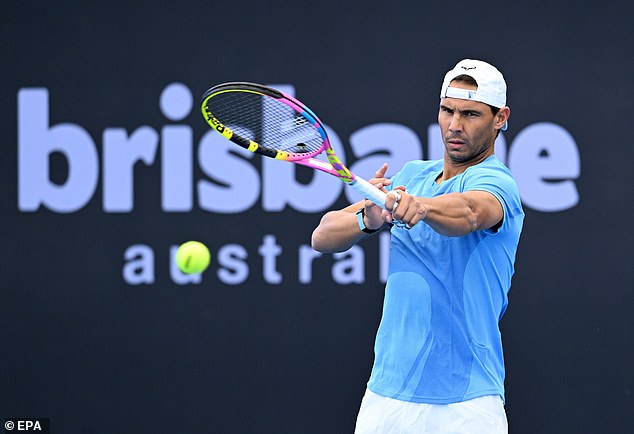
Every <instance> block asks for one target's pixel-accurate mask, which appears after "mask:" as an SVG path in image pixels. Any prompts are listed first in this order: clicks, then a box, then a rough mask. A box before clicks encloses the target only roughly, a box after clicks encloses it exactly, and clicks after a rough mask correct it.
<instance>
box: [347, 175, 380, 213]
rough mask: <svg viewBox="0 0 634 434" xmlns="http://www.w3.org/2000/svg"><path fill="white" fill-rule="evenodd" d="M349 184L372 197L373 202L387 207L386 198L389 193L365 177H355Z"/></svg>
mask: <svg viewBox="0 0 634 434" xmlns="http://www.w3.org/2000/svg"><path fill="white" fill-rule="evenodd" d="M348 185H349V186H350V187H352V188H354V189H355V190H356V191H358V192H359V193H361V194H362V195H363V197H365V198H367V199H370V200H371V201H372V202H374V203H375V204H377V205H378V206H380V207H381V208H383V209H385V199H386V198H387V195H386V194H385V193H383V192H382V191H381V190H379V189H378V188H376V187H375V186H374V185H372V184H370V183H369V182H368V181H366V180H365V179H363V178H359V177H355V178H354V179H353V180H352V182H351V183H349V184H348Z"/></svg>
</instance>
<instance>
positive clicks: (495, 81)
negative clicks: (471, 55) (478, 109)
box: [440, 59, 506, 108]
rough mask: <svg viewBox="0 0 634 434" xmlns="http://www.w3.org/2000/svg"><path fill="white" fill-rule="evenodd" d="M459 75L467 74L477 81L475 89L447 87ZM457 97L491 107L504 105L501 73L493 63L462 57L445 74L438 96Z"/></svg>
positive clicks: (504, 86) (504, 97)
mask: <svg viewBox="0 0 634 434" xmlns="http://www.w3.org/2000/svg"><path fill="white" fill-rule="evenodd" d="M459 75H468V76H469V77H472V78H473V79H474V80H475V81H476V83H478V89H477V90H467V89H458V88H455V87H449V83H451V80H453V79H454V78H456V77H458V76H459ZM445 97H449V98H459V99H468V100H472V101H478V102H483V103H485V104H489V105H491V106H493V107H497V108H501V107H504V106H505V105H506V82H505V81H504V77H503V76H502V73H501V72H500V71H498V70H497V68H496V67H495V66H493V65H490V64H488V63H486V62H483V61H481V60H472V59H464V60H461V61H460V62H458V64H456V66H454V68H453V69H452V70H451V71H449V72H448V73H447V74H445V80H444V81H443V83H442V89H441V90H440V98H445Z"/></svg>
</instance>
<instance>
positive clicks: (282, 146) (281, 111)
mask: <svg viewBox="0 0 634 434" xmlns="http://www.w3.org/2000/svg"><path fill="white" fill-rule="evenodd" d="M208 107H209V110H210V111H211V113H213V115H214V116H215V117H216V118H217V119H218V120H219V121H220V122H221V123H222V124H223V125H226V126H227V127H229V128H230V129H231V130H233V132H234V134H237V135H239V136H241V137H243V138H245V139H248V140H253V141H255V142H257V143H258V144H259V145H260V146H262V147H265V148H269V149H273V150H276V151H284V152H290V153H296V154H315V153H317V152H319V151H320V150H321V148H322V146H323V138H322V136H321V134H320V132H319V130H318V129H317V127H315V126H314V125H313V124H312V123H311V122H310V121H309V120H308V119H307V118H305V117H304V116H302V115H301V113H298V112H297V111H296V110H295V109H293V108H292V107H290V106H288V105H286V104H284V103H283V102H281V101H280V100H277V99H275V98H271V97H268V96H265V95H261V94H258V93H253V92H240V91H232V92H224V93H219V94H217V95H215V96H213V97H212V98H210V100H209V101H208Z"/></svg>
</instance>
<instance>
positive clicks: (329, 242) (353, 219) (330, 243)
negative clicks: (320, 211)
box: [311, 201, 367, 253]
mask: <svg viewBox="0 0 634 434" xmlns="http://www.w3.org/2000/svg"><path fill="white" fill-rule="evenodd" d="M364 203H365V201H361V202H357V203H354V204H352V205H349V206H347V207H346V208H343V209H341V210H337V211H330V212H327V213H326V214H324V216H323V217H322V218H321V221H320V222H319V226H317V227H316V228H315V230H314V231H313V235H312V237H311V245H312V247H313V249H315V250H317V251H318V252H321V253H335V252H343V251H344V250H348V249H349V248H350V247H351V246H352V245H354V244H355V243H357V242H358V241H359V240H361V239H362V238H364V237H365V236H366V235H367V234H366V233H365V232H362V231H361V229H360V228H359V224H358V222H357V215H356V213H357V211H358V210H359V209H361V208H363V205H364ZM365 221H366V224H367V220H365Z"/></svg>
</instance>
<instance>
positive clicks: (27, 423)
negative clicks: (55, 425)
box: [4, 418, 50, 434]
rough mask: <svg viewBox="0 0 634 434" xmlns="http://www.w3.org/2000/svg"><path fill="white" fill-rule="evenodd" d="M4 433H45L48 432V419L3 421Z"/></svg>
mask: <svg viewBox="0 0 634 434" xmlns="http://www.w3.org/2000/svg"><path fill="white" fill-rule="evenodd" d="M4 430H5V431H4V432H5V433H11V432H37V433H46V434H48V433H49V432H50V431H49V419H43V418H39V419H17V418H12V419H5V422H4Z"/></svg>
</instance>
